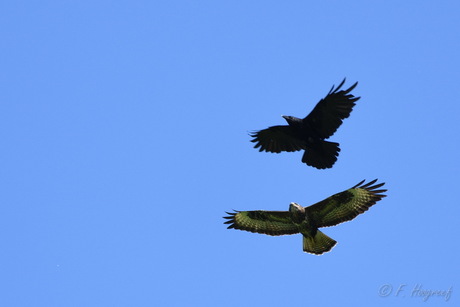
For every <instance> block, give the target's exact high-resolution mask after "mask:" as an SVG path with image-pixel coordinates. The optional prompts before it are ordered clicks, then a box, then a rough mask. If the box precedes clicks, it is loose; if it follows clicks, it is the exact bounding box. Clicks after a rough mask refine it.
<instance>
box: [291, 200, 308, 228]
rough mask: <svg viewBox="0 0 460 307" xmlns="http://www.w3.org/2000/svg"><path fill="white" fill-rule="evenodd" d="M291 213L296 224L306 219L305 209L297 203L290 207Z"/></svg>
mask: <svg viewBox="0 0 460 307" xmlns="http://www.w3.org/2000/svg"><path fill="white" fill-rule="evenodd" d="M289 213H290V214H291V219H292V221H293V222H294V223H301V222H302V221H303V220H304V219H305V208H304V207H302V206H301V205H299V204H297V203H291V204H290V205H289Z"/></svg>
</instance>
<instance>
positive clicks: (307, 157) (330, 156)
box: [302, 141, 340, 169]
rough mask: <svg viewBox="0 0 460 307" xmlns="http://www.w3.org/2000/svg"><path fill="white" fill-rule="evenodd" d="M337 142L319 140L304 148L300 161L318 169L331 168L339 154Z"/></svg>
mask: <svg viewBox="0 0 460 307" xmlns="http://www.w3.org/2000/svg"><path fill="white" fill-rule="evenodd" d="M339 151H340V148H339V143H334V142H328V141H320V142H319V143H317V144H315V145H313V146H311V147H310V146H309V147H308V149H306V150H305V153H304V154H303V157H302V162H303V163H306V164H307V165H309V166H313V167H316V168H319V169H324V168H331V167H332V165H334V163H335V161H337V157H338V156H339Z"/></svg>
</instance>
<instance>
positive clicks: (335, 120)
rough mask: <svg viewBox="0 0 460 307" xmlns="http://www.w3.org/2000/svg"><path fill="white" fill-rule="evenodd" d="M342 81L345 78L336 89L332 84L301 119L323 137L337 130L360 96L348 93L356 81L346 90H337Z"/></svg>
mask: <svg viewBox="0 0 460 307" xmlns="http://www.w3.org/2000/svg"><path fill="white" fill-rule="evenodd" d="M344 83H345V79H343V81H342V83H340V85H339V86H338V87H337V88H336V89H334V86H332V88H331V90H330V91H329V93H328V94H327V96H326V97H325V98H324V99H321V100H320V101H319V102H318V104H317V105H316V106H315V108H314V109H313V110H312V111H311V112H310V114H308V116H307V117H305V118H304V119H303V121H304V123H306V124H308V126H309V127H311V128H312V129H313V130H315V131H316V133H318V134H319V136H320V137H321V138H323V139H327V138H328V137H330V136H331V135H333V134H334V133H335V131H337V129H338V128H339V127H340V125H341V124H342V121H343V119H345V118H347V117H348V116H350V113H351V111H352V109H353V107H354V106H355V101H357V100H358V99H359V98H360V97H354V96H353V95H352V94H349V93H350V92H351V91H352V90H353V89H354V88H355V87H356V85H358V82H356V83H355V84H353V85H352V86H351V87H350V88H349V89H347V90H342V91H339V90H340V88H341V87H342V85H343V84H344Z"/></svg>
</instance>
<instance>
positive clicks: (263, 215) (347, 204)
mask: <svg viewBox="0 0 460 307" xmlns="http://www.w3.org/2000/svg"><path fill="white" fill-rule="evenodd" d="M376 182H377V179H376V180H373V181H371V182H368V183H366V184H363V183H364V180H363V181H361V182H360V183H358V184H357V185H355V186H354V187H352V188H350V189H348V190H345V191H343V192H340V193H337V194H334V195H332V196H330V197H328V198H326V199H324V200H322V201H320V202H318V203H316V204H314V205H311V206H309V207H302V206H300V205H299V204H296V203H291V204H290V205H289V211H265V210H256V211H236V212H226V213H227V214H228V216H225V217H224V218H225V219H227V221H226V222H225V223H224V224H230V226H228V228H234V229H240V230H246V231H250V232H256V233H262V234H267V235H270V236H282V235H291V234H296V233H301V234H302V235H303V251H304V252H307V253H312V254H316V255H321V254H322V253H325V252H328V251H330V250H331V249H332V248H333V247H334V245H335V244H336V243H337V241H335V240H334V239H332V238H330V237H328V236H327V235H325V234H324V233H322V232H321V231H320V230H319V229H318V228H320V227H328V226H334V225H337V224H340V223H343V222H346V221H351V220H352V219H354V218H355V217H356V216H357V215H358V214H361V213H363V212H364V211H367V210H368V209H369V208H370V207H371V206H373V205H375V203H376V202H378V201H379V200H381V199H382V198H383V197H385V196H386V195H384V194H381V193H384V192H386V191H387V190H385V189H379V188H380V187H382V186H383V185H384V183H379V184H375V183H376Z"/></svg>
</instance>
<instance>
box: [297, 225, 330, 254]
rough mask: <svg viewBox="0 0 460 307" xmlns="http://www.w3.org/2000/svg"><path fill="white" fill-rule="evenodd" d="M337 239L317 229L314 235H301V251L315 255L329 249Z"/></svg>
mask: <svg viewBox="0 0 460 307" xmlns="http://www.w3.org/2000/svg"><path fill="white" fill-rule="evenodd" d="M335 244H337V241H336V240H334V239H332V238H330V237H328V236H326V235H325V234H324V233H322V232H321V231H319V230H317V231H316V234H315V236H314V237H312V236H305V235H303V251H304V252H307V253H312V254H316V255H321V254H322V253H325V252H328V251H330V250H331V249H332V248H333V247H334V245H335Z"/></svg>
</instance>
